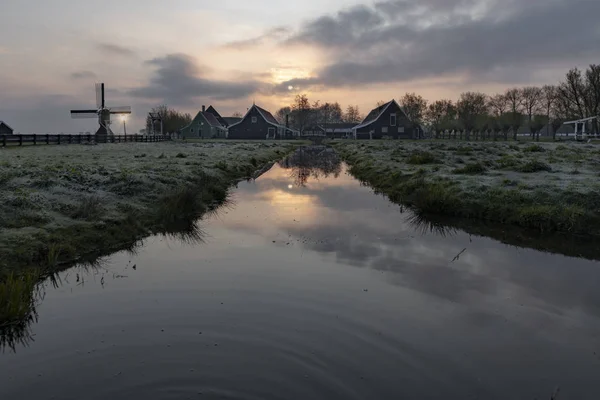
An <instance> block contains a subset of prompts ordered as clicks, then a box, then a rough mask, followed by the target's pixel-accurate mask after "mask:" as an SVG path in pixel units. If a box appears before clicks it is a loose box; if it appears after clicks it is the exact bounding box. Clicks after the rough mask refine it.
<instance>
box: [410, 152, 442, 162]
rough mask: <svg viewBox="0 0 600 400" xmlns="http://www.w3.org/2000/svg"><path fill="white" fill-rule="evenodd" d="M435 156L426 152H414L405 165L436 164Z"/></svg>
mask: <svg viewBox="0 0 600 400" xmlns="http://www.w3.org/2000/svg"><path fill="white" fill-rule="evenodd" d="M437 162H438V161H437V159H436V158H435V156H434V155H433V154H432V153H430V152H428V151H415V152H413V153H412V154H411V155H410V156H409V157H408V159H407V160H406V163H407V164H412V165H424V164H435V163H437Z"/></svg>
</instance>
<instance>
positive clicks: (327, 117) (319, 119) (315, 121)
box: [275, 94, 363, 132]
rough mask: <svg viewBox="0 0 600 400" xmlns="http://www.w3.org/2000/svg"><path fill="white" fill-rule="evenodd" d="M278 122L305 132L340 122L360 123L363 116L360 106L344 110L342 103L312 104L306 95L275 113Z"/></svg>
mask: <svg viewBox="0 0 600 400" xmlns="http://www.w3.org/2000/svg"><path fill="white" fill-rule="evenodd" d="M275 118H276V119H277V121H278V122H279V123H280V124H282V125H285V124H286V123H288V124H289V127H290V128H292V129H296V130H298V131H300V132H304V131H305V130H306V129H307V128H311V127H313V126H316V125H318V126H322V127H327V126H329V125H331V124H335V123H340V122H349V123H356V124H357V123H359V122H360V121H362V119H363V116H362V115H361V113H360V110H359V108H358V106H353V105H349V106H348V107H346V109H345V110H342V107H341V106H340V103H338V102H335V103H328V102H326V103H321V102H320V101H319V100H317V101H315V102H313V103H311V102H310V101H309V99H308V96H307V95H306V94H299V95H297V96H296V98H295V99H294V102H293V103H292V104H290V105H289V106H287V107H282V108H280V109H279V110H277V112H276V113H275Z"/></svg>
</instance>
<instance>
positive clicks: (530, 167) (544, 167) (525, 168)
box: [515, 160, 552, 173]
mask: <svg viewBox="0 0 600 400" xmlns="http://www.w3.org/2000/svg"><path fill="white" fill-rule="evenodd" d="M515 170H516V171H517V172H523V173H534V172H551V171H552V168H551V167H550V166H549V165H548V164H546V163H543V162H541V161H538V160H533V161H529V162H527V163H525V164H521V165H519V166H518V167H517V168H516V169H515Z"/></svg>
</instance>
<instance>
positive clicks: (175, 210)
mask: <svg viewBox="0 0 600 400" xmlns="http://www.w3.org/2000/svg"><path fill="white" fill-rule="evenodd" d="M299 145H302V143H301V142H295V143H287V142H286V143H275V142H272V143H270V142H253V143H243V142H232V143H229V142H208V143H202V144H196V143H149V144H142V143H135V144H134V143H132V144H114V145H113V144H103V145H98V146H55V147H51V148H46V147H44V148H43V149H42V148H34V147H26V148H23V149H17V150H11V151H10V152H7V153H3V160H2V164H1V165H0V176H3V177H7V178H6V179H4V181H3V183H2V185H0V223H1V224H2V229H0V277H1V276H2V275H3V274H6V273H7V272H9V271H15V270H16V271H24V270H27V269H29V268H41V269H42V270H44V271H46V270H49V271H52V270H54V269H56V268H59V267H62V266H63V265H66V264H68V263H71V262H73V261H75V260H79V259H82V258H84V257H95V256H101V255H105V254H109V253H111V252H113V251H117V250H119V249H121V248H123V247H124V246H128V245H129V244H131V243H134V242H136V241H137V240H139V239H141V238H143V237H145V236H148V235H152V234H160V233H167V232H168V233H169V234H174V233H175V232H177V231H178V230H182V231H185V230H188V231H190V230H192V231H193V229H192V228H193V227H192V226H191V221H193V220H195V219H197V218H199V217H200V216H201V215H202V214H203V213H204V212H207V211H210V210H212V209H214V208H215V207H217V206H218V205H219V204H221V203H222V202H224V201H225V200H226V198H227V191H228V188H229V187H230V186H231V185H232V184H235V183H236V182H238V181H239V180H241V179H245V178H248V177H250V176H252V174H253V173H254V171H256V170H258V169H260V168H261V167H262V166H263V165H267V164H268V163H269V162H271V161H275V160H277V159H280V158H281V157H282V156H283V155H285V154H287V153H289V152H290V151H292V150H293V149H294V148H296V147H297V146H299ZM142 149H143V153H142V152H141V151H140V150H142ZM132 152H133V153H134V154H136V153H137V154H146V156H145V157H137V158H136V157H131V153H132ZM179 154H184V155H185V156H186V157H183V158H182V157H181V156H178V155H179ZM40 180H42V181H48V180H52V184H51V185H40V184H39V182H40Z"/></svg>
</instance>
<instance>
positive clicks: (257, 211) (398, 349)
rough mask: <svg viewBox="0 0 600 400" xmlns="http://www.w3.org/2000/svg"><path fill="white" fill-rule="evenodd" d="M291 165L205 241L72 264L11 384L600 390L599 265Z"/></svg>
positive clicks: (271, 392)
mask: <svg viewBox="0 0 600 400" xmlns="http://www.w3.org/2000/svg"><path fill="white" fill-rule="evenodd" d="M300 161H302V160H300ZM308 161H311V160H308ZM308 164H310V163H308ZM295 165H297V164H295ZM290 166H291V165H289V164H288V165H286V167H288V168H287V169H284V168H281V167H280V166H275V167H273V169H271V170H270V171H269V172H267V173H266V174H264V175H263V176H261V177H260V178H259V179H258V180H257V181H255V182H251V183H248V182H244V183H240V184H239V185H238V188H237V189H236V190H235V191H234V192H233V201H234V205H233V206H232V207H229V208H224V209H222V210H221V211H220V212H219V213H218V214H217V215H214V216H211V217H207V218H206V219H205V221H202V223H201V227H202V229H203V230H204V231H205V232H206V238H205V243H204V244H198V245H191V244H189V243H188V244H183V243H180V242H178V241H176V240H172V239H169V240H167V239H163V238H158V237H153V238H149V239H147V240H146V241H145V245H144V247H143V248H141V249H140V252H139V254H138V255H135V256H132V255H128V254H125V253H119V254H116V255H114V256H113V257H111V258H110V259H109V260H108V262H107V266H106V271H100V272H97V273H96V274H94V273H90V274H87V275H85V274H83V273H82V276H84V275H85V276H86V284H85V285H80V284H79V283H77V282H75V281H74V274H75V271H70V272H65V273H64V274H62V277H63V278H65V279H64V282H63V285H62V286H60V287H59V288H58V289H57V290H54V291H51V290H49V291H48V293H47V296H46V299H45V300H44V302H43V303H42V305H41V306H40V309H39V311H40V322H39V323H38V324H37V325H35V326H34V332H35V333H36V334H37V336H36V341H35V343H34V344H32V345H31V347H30V348H29V349H23V350H20V351H18V352H17V354H13V355H6V356H5V357H4V358H2V356H0V370H2V369H3V368H9V367H10V368H11V371H12V374H13V375H12V376H13V378H14V380H8V381H7V380H6V379H4V380H3V378H2V377H0V398H22V397H23V394H24V393H28V394H31V393H33V394H37V395H40V394H44V395H46V394H47V392H48V387H51V388H52V390H50V391H49V392H50V393H53V394H56V395H57V398H82V393H83V394H89V391H90V390H93V392H94V393H96V394H97V396H96V397H94V398H109V397H110V398H113V399H118V398H134V397H135V396H144V395H146V397H145V398H155V397H153V395H155V394H156V393H157V392H156V390H157V387H159V386H160V384H164V385H167V386H168V385H174V387H173V388H172V389H173V390H175V389H176V390H183V392H182V393H185V394H188V392H187V391H185V390H184V389H189V388H190V387H193V388H196V386H198V387H201V389H198V390H197V391H204V392H206V393H209V394H210V393H212V394H213V395H214V396H213V397H215V398H219V396H218V395H221V396H222V397H223V396H224V397H228V396H229V397H230V398H294V399H307V398H310V399H317V398H319V399H328V400H331V399H349V398H355V399H366V398H382V399H383V398H385V399H387V398H404V397H407V398H443V399H454V398H456V399H459V398H460V399H464V398H486V399H496V398H497V399H507V398H511V399H512V398H518V399H520V398H527V399H529V398H535V397H538V398H549V397H550V394H551V393H552V391H553V390H554V388H555V387H557V386H560V387H561V389H562V393H563V394H564V395H565V398H584V399H588V398H589V399H597V398H600V397H598V396H597V394H600V381H598V379H597V377H598V376H600V357H598V355H597V354H600V291H599V290H598V288H599V287H600V264H599V263H596V262H590V261H586V260H582V259H575V258H567V257H563V256H559V255H551V254H545V253H541V252H538V251H534V250H528V249H517V248H513V247H509V246H506V245H503V244H501V243H499V242H497V241H494V240H492V239H488V238H481V237H475V236H470V235H467V234H465V233H460V232H458V233H455V234H449V235H446V236H445V237H444V236H440V235H437V234H434V233H426V234H423V233H422V231H421V230H419V229H416V228H415V227H414V226H413V225H411V224H410V223H409V222H408V218H409V217H410V215H409V214H408V213H401V212H400V208H399V207H398V206H396V205H393V204H391V203H389V202H388V201H387V200H386V199H385V198H384V197H382V196H375V195H373V193H372V191H371V190H370V189H369V188H367V187H364V186H361V185H360V184H359V183H358V182H357V181H356V180H354V179H353V178H352V177H351V176H349V175H347V174H346V172H345V170H344V169H342V170H339V168H338V169H337V170H336V169H335V165H328V166H327V167H326V168H325V171H323V170H314V169H312V170H311V169H310V168H308V167H305V168H307V169H306V170H304V171H298V170H297V169H296V170H295V169H293V168H289V167H290ZM338 167H339V164H338ZM324 172H332V173H331V174H325V173H324ZM335 175H337V178H335ZM299 176H300V177H308V179H304V178H303V179H299V178H298V177H299ZM465 248H466V250H465V251H464V252H462V253H461V251H462V250H463V249H465ZM458 254H460V257H459V258H458V259H457V260H455V261H453V259H454V258H455V257H456V256H457V255H458ZM133 264H136V265H137V268H136V270H133V269H132V265H133ZM67 274H70V275H69V276H68V277H66V276H67ZM115 274H117V275H118V274H121V275H123V276H126V277H125V278H122V279H120V278H115ZM100 276H104V277H105V278H106V282H105V284H104V285H103V286H102V285H100V284H99V281H100ZM67 281H68V282H67ZM198 331H202V332H203V333H202V335H199V334H198ZM215 344H218V345H219V346H218V347H214V345H215ZM112 346H115V347H112ZM113 348H114V349H115V350H114V353H113V352H111V349H113ZM88 351H89V352H91V353H90V354H87V352H88ZM594 352H596V353H597V354H594ZM94 357H95V358H94ZM57 360H58V361H57ZM92 360H94V362H92ZM115 360H118V362H117V361H115ZM150 360H152V363H150ZM142 363H144V364H142ZM81 365H84V366H86V365H87V369H86V368H81V367H80V366H81ZM31 366H35V368H32V367H31ZM190 370H194V371H202V374H198V375H189V374H190ZM52 371H55V372H52ZM106 371H109V372H106ZM119 371H121V372H122V373H123V376H126V377H127V378H126V379H123V381H118V380H117V381H115V382H116V383H115V384H106V382H109V383H110V382H113V381H111V379H114V376H112V375H111V374H113V375H114V374H117V373H118V372H119ZM38 373H42V375H44V376H46V380H45V381H44V379H42V378H39V377H37V374H38ZM64 374H68V375H69V376H73V380H72V381H70V382H69V383H68V384H66V383H65V384H64V387H63V384H61V383H57V381H58V382H60V379H58V378H59V376H62V375H64ZM107 376H108V377H107ZM50 377H54V378H56V380H51V379H50ZM363 378H364V379H363ZM35 379H38V380H35ZM19 380H20V382H21V383H16V382H18V381H19ZM159 383H160V384H159ZM3 385H4V388H5V389H3ZM90 388H91V389H90ZM207 388H209V389H207ZM210 388H212V389H210ZM223 388H227V389H226V390H225V389H223ZM134 389H135V390H134ZM211 390H213V391H212V392H211ZM219 390H221V391H219ZM64 393H69V394H70V395H71V397H69V396H63V397H61V396H60V395H61V394H64ZM173 393H179V392H177V391H174V392H173ZM194 393H195V391H194ZM133 395H135V396H134V397H131V396H133ZM236 395H237V396H236ZM127 396H129V397H127ZM162 397H163V398H166V396H162ZM175 397H176V398H177V396H175ZM180 397H182V396H180ZM32 398H41V397H40V396H37V397H36V396H33V397H32ZM90 398H92V397H90ZM159 398H160V396H159ZM183 398H185V396H183ZM209 398H212V397H209Z"/></svg>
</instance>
